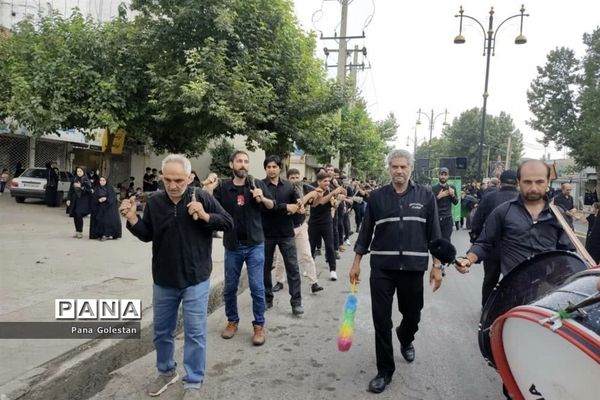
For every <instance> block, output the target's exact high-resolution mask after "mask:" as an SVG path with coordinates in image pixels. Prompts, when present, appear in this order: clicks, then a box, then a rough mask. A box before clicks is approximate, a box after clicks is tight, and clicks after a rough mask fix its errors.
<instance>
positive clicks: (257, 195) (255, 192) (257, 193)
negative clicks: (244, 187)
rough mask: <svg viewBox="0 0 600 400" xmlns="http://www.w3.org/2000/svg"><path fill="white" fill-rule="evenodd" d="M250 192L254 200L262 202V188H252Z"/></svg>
mask: <svg viewBox="0 0 600 400" xmlns="http://www.w3.org/2000/svg"><path fill="white" fill-rule="evenodd" d="M250 193H252V197H254V199H255V200H256V202H258V203H262V200H263V191H262V189H259V188H256V189H253V190H250Z"/></svg>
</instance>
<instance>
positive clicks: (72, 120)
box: [0, 8, 147, 173]
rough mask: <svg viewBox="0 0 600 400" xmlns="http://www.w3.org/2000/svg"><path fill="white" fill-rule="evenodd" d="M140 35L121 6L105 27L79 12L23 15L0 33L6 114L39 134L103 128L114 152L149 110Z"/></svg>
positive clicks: (1, 113) (0, 112)
mask: <svg viewBox="0 0 600 400" xmlns="http://www.w3.org/2000/svg"><path fill="white" fill-rule="evenodd" d="M140 40H141V38H140V35H139V32H138V30H137V27H136V26H135V25H134V24H131V23H129V22H128V21H127V20H126V18H125V10H124V9H123V8H121V9H120V15H119V17H118V18H116V19H115V20H114V21H112V22H110V23H107V24H103V25H100V24H98V23H96V22H94V21H92V20H91V19H86V18H84V17H83V16H82V15H81V14H80V13H79V12H78V11H74V12H73V14H72V15H71V16H70V17H67V18H65V17H62V16H60V15H58V14H51V15H48V16H45V17H42V18H41V19H40V20H39V21H38V22H35V23H34V22H32V21H31V20H27V21H24V22H23V23H21V24H20V25H19V26H18V27H17V29H16V30H15V32H13V33H12V35H10V36H7V37H4V38H2V39H0V60H1V61H0V83H1V84H0V86H1V89H0V96H2V98H3V101H2V102H0V118H2V119H4V118H9V117H10V118H12V120H13V121H14V124H18V125H21V126H24V127H26V128H27V129H28V130H29V131H31V133H32V134H33V135H34V136H41V135H43V134H45V133H50V132H56V131H57V130H60V129H69V128H77V129H80V130H81V131H83V132H84V133H85V134H86V135H87V136H89V137H91V136H92V129H93V128H104V129H106V130H107V132H108V133H109V138H108V143H109V145H108V146H107V149H106V151H107V152H108V153H110V150H111V148H112V142H113V140H114V135H115V133H116V132H117V130H118V129H119V128H123V129H125V130H126V131H127V132H128V134H130V135H131V134H132V133H135V132H136V129H135V127H136V126H138V125H139V121H140V120H142V118H143V117H144V115H145V108H146V107H145V104H146V103H145V94H146V92H147V85H146V83H145V80H144V77H143V75H144V68H145V67H144V65H143V64H142V61H141V60H140V59H139V58H138V57H136V49H137V48H138V47H139V46H138V44H139V41H140ZM102 169H104V173H107V171H106V170H105V168H102Z"/></svg>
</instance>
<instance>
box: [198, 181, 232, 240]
mask: <svg viewBox="0 0 600 400" xmlns="http://www.w3.org/2000/svg"><path fill="white" fill-rule="evenodd" d="M196 195H197V196H198V198H199V199H200V201H201V202H202V206H203V207H204V211H206V212H207V213H208V214H209V215H210V218H209V220H208V222H204V221H203V220H198V223H200V224H206V227H207V228H208V229H212V230H215V231H224V232H226V231H229V230H231V229H232V228H233V218H231V215H229V213H228V212H227V211H225V209H224V208H223V206H221V204H220V203H219V202H218V201H217V199H215V198H214V197H213V196H211V195H210V194H209V193H208V192H206V191H204V190H201V189H196Z"/></svg>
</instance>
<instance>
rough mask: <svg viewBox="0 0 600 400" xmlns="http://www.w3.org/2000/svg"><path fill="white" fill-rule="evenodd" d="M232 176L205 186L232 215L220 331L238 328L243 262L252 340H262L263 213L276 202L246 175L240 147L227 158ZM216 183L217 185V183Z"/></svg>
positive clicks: (229, 335)
mask: <svg viewBox="0 0 600 400" xmlns="http://www.w3.org/2000/svg"><path fill="white" fill-rule="evenodd" d="M229 167H230V168H231V170H232V171H233V179H230V180H226V181H223V182H221V183H219V180H217V179H215V180H214V181H212V182H211V183H209V184H207V185H206V186H205V188H206V190H208V191H209V193H214V195H215V198H216V199H217V200H218V201H219V203H221V205H222V206H223V208H225V210H226V211H227V212H228V213H229V214H231V216H232V217H233V221H234V228H235V229H232V230H231V231H229V232H225V234H224V235H223V245H224V247H225V260H224V267H225V284H224V288H223V298H224V300H225V315H226V316H227V326H226V327H225V329H224V330H223V332H222V333H221V337H222V338H223V339H231V338H232V337H233V336H234V335H235V333H236V332H237V330H238V324H239V321H240V317H239V315H238V308H237V292H238V287H239V284H240V275H241V273H242V267H243V265H244V263H246V267H247V268H246V272H247V273H248V286H249V287H250V295H251V296H252V313H253V314H254V321H252V326H253V329H254V335H253V337H252V343H253V344H254V345H255V346H261V345H263V344H264V343H265V332H264V325H265V278H264V267H265V245H264V241H265V235H264V233H263V224H262V213H263V212H265V211H266V210H270V209H272V208H273V207H275V201H273V200H272V199H271V197H272V196H271V194H270V193H269V190H268V189H267V186H266V185H265V183H264V182H263V181H261V180H254V178H253V177H252V176H251V175H248V170H249V169H250V158H249V157H248V153H246V152H245V151H242V150H237V151H236V152H234V153H233V154H232V155H231V157H230V159H229ZM217 185H218V186H217Z"/></svg>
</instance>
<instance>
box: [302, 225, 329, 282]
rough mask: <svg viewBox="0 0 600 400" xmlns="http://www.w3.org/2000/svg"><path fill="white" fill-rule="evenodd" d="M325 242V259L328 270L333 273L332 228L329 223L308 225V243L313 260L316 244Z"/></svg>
mask: <svg viewBox="0 0 600 400" xmlns="http://www.w3.org/2000/svg"><path fill="white" fill-rule="evenodd" d="M321 238H323V241H324V242H325V259H326V260H327V263H328V264H329V270H330V271H335V250H334V249H333V228H332V227H331V223H326V224H308V241H309V242H310V253H311V254H312V256H313V258H315V249H316V248H317V244H318V243H320V242H321Z"/></svg>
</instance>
